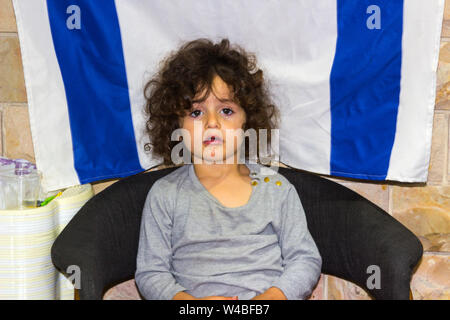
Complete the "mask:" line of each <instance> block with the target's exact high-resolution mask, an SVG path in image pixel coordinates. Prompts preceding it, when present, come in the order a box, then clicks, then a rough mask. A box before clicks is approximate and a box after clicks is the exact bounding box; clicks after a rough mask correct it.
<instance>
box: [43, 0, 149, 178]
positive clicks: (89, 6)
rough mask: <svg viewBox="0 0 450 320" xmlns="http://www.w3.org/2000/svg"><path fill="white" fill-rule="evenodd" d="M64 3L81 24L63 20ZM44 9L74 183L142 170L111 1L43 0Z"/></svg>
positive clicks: (70, 14) (65, 17) (64, 12)
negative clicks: (63, 107) (61, 84)
mask: <svg viewBox="0 0 450 320" xmlns="http://www.w3.org/2000/svg"><path fill="white" fill-rule="evenodd" d="M70 5H77V6H78V7H79V8H80V21H81V24H80V27H81V29H69V28H68V26H67V25H66V21H67V20H68V19H69V17H70V16H72V14H73V11H71V10H69V13H67V8H68V7H69V6H70ZM47 9H48V16H49V20H50V28H51V33H52V37H53V43H54V47H55V51H56V57H57V59H58V63H59V67H60V70H61V74H62V78H63V82H64V88H65V92H66V97H67V105H68V109H69V110H68V112H69V118H70V130H71V134H72V143H73V146H72V147H73V153H74V166H75V170H76V172H77V174H78V177H79V180H80V183H81V184H83V183H87V182H91V181H95V180H99V179H105V178H112V177H124V176H128V175H130V174H133V173H137V172H140V171H143V168H142V167H141V165H140V162H139V158H138V153H137V150H136V139H135V135H134V130H133V122H132V117H131V107H130V100H129V95H128V83H127V76H126V70H125V62H124V57H123V48H122V40H121V35H120V28H119V21H118V17H117V13H116V7H115V4H114V0H102V1H91V0H47ZM48 143H51V141H48Z"/></svg>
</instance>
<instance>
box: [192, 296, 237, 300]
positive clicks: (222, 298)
mask: <svg viewBox="0 0 450 320" xmlns="http://www.w3.org/2000/svg"><path fill="white" fill-rule="evenodd" d="M196 300H238V297H237V296H234V297H222V296H206V297H203V298H197V299H196Z"/></svg>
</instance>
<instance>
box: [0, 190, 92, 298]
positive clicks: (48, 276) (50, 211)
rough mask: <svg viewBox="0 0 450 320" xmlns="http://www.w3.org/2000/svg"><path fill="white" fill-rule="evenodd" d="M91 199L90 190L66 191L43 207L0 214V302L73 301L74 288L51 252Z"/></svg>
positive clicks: (0, 212) (1, 212)
mask: <svg viewBox="0 0 450 320" xmlns="http://www.w3.org/2000/svg"><path fill="white" fill-rule="evenodd" d="M92 196H93V190H92V186H91V185H90V184H85V185H81V186H75V187H71V188H68V189H66V190H64V191H63V193H62V194H61V195H60V196H59V197H57V198H55V199H54V200H52V201H50V202H49V203H48V204H47V205H45V206H44V207H38V208H32V209H26V210H0V300H3V299H11V300H13V299H14V300H15V299H45V300H47V299H73V296H74V290H73V285H72V284H71V283H70V282H69V281H68V280H67V279H66V278H65V277H64V276H63V275H62V274H61V273H59V272H58V271H57V270H56V269H55V267H54V266H53V263H52V260H51V256H50V249H51V246H52V244H53V242H54V240H55V239H56V237H57V236H58V234H59V233H60V232H61V231H62V229H63V228H64V227H65V225H66V224H67V223H68V222H69V221H70V219H72V217H73V216H74V215H75V214H76V213H77V212H78V210H79V209H80V208H81V207H82V206H83V205H84V203H86V202H87V201H88V200H89V199H90V198H91V197H92Z"/></svg>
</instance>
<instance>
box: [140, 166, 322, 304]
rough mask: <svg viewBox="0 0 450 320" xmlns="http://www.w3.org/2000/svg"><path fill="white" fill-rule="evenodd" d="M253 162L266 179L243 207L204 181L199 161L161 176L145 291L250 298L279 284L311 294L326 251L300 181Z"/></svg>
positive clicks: (145, 222)
mask: <svg viewBox="0 0 450 320" xmlns="http://www.w3.org/2000/svg"><path fill="white" fill-rule="evenodd" d="M246 165H247V167H248V168H249V169H250V171H251V173H250V176H251V177H252V178H254V179H255V181H257V182H258V183H257V184H256V185H253V186H252V194H251V196H250V200H249V201H248V203H246V204H245V205H243V206H240V207H235V208H230V207H226V206H224V205H222V204H221V203H220V202H219V201H218V200H217V199H216V198H215V197H214V196H213V195H212V194H211V193H210V192H209V191H208V190H207V189H206V188H205V187H204V186H203V185H202V184H201V182H200V180H199V179H198V177H197V175H196V174H195V170H194V165H193V164H186V165H183V166H182V167H179V168H177V169H175V170H174V171H172V172H171V173H169V174H168V175H166V176H164V177H162V178H160V179H158V180H157V181H156V182H155V183H154V184H153V186H152V187H151V189H150V191H149V193H148V195H147V199H146V202H145V205H144V209H143V214H142V222H141V232H140V240H139V249H138V256H137V270H136V273H135V280H136V284H137V286H138V288H139V291H140V292H141V294H142V295H143V296H144V298H146V299H151V300H155V299H163V300H170V299H172V298H173V296H174V295H175V294H176V293H177V292H179V291H185V292H186V293H189V294H191V295H193V296H195V297H204V296H211V295H220V296H238V298H239V300H248V299H251V298H253V297H254V296H256V295H258V294H261V293H263V292H264V291H266V290H267V289H268V288H270V287H272V286H275V287H277V288H279V289H281V291H283V293H284V295H285V296H286V297H287V299H289V300H292V299H305V298H307V297H308V296H309V295H310V294H311V292H312V290H313V288H314V286H315V285H316V283H317V281H318V279H319V276H320V273H321V265H322V259H321V257H320V255H319V251H318V249H317V246H316V244H315V243H314V240H313V239H312V237H311V235H310V233H309V231H308V228H307V224H306V218H305V213H304V209H303V206H302V204H301V201H300V198H299V195H298V193H297V191H296V189H295V187H294V186H293V185H292V184H291V183H290V182H289V180H287V179H286V178H285V177H284V176H282V175H281V174H279V173H278V172H276V171H275V170H271V169H270V168H268V167H265V166H263V165H261V164H254V163H246ZM265 177H267V178H269V179H266V180H264V178H265ZM267 180H268V181H267ZM266 181H267V182H266Z"/></svg>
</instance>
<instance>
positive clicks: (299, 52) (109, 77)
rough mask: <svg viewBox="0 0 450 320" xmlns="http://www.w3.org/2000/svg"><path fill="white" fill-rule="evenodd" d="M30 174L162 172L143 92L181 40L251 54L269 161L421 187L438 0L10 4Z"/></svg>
mask: <svg viewBox="0 0 450 320" xmlns="http://www.w3.org/2000/svg"><path fill="white" fill-rule="evenodd" d="M14 9H15V13H16V19H17V24H18V33H19V39H20V45H21V50H22V59H23V66H24V72H25V82H26V89H27V95H28V105H29V114H30V125H31V132H32V138H33V144H34V151H35V157H36V165H37V167H38V169H39V170H41V171H42V172H43V178H44V180H43V187H44V189H46V190H56V189H61V188H66V187H69V186H72V185H77V184H85V183H89V182H93V181H97V180H103V179H110V178H120V177H126V176H129V175H133V174H136V173H138V172H141V171H144V170H147V169H149V168H152V167H154V166H156V165H158V164H160V163H161V160H162V159H159V158H155V157H153V156H152V155H151V154H149V152H147V151H145V150H144V145H145V143H147V142H149V141H148V140H147V139H148V137H147V136H146V134H145V118H144V115H143V108H144V104H145V100H144V95H143V87H144V84H145V83H146V81H147V80H149V78H150V77H151V75H152V74H153V73H154V72H156V70H157V67H158V63H159V62H160V61H161V60H162V59H163V58H164V57H165V56H166V55H167V54H168V53H169V52H171V51H173V50H176V49H177V48H178V46H179V45H180V44H182V43H183V42H185V41H190V40H194V39H197V38H205V37H206V38H210V39H211V40H213V41H214V42H216V41H219V40H220V39H221V38H228V39H229V40H230V42H231V43H232V44H233V43H236V44H239V45H241V46H243V47H244V48H245V49H247V50H248V51H251V52H254V53H255V54H256V55H257V57H258V59H259V67H260V68H261V69H263V71H264V72H265V76H266V78H267V79H268V81H270V84H271V90H272V93H273V96H274V97H275V101H276V103H277V105H278V106H279V107H280V111H281V116H282V118H281V127H280V131H279V161H281V162H283V163H284V164H287V165H289V166H292V167H294V168H298V169H303V170H308V171H311V172H314V173H319V174H329V175H334V176H338V177H352V178H358V179H369V180H396V181H402V182H425V181H426V180H427V175H428V171H427V170H428V166H429V158H430V148H431V136H432V123H433V113H434V103H435V92H436V68H437V63H438V53H439V42H440V33H441V26H442V19H443V11H444V0H430V1H423V0H407V1H406V0H404V1H403V0H357V1H349V0H296V1H294V0H291V1H288V0H286V1H271V0H246V1H238V0H233V1H215V0H179V1H175V0H173V1H168V0H148V1H144V0H115V1H114V0H95V1H94V0H14Z"/></svg>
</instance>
